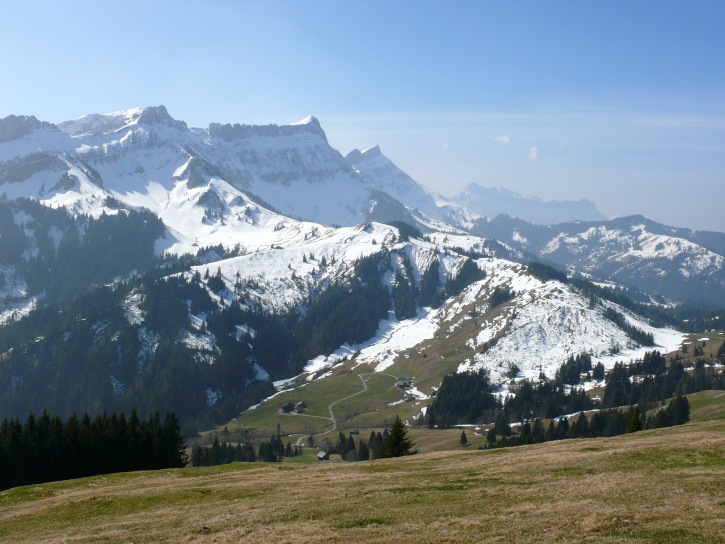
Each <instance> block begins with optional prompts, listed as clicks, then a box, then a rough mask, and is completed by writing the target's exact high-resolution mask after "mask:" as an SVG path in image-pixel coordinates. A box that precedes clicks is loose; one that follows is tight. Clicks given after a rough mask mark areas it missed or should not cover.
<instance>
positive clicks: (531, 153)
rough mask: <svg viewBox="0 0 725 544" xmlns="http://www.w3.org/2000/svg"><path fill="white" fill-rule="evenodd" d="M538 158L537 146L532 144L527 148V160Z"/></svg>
mask: <svg viewBox="0 0 725 544" xmlns="http://www.w3.org/2000/svg"><path fill="white" fill-rule="evenodd" d="M538 158H539V148H538V147H536V146H534V147H532V148H531V149H529V160H532V161H535V160H536V159H538Z"/></svg>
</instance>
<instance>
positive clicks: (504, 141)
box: [494, 134, 511, 145]
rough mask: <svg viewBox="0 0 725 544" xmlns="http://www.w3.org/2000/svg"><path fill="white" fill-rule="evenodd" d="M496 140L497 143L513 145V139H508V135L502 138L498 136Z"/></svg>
mask: <svg viewBox="0 0 725 544" xmlns="http://www.w3.org/2000/svg"><path fill="white" fill-rule="evenodd" d="M494 140H496V141H497V142H501V143H502V144H506V145H508V144H510V143H511V138H509V137H508V134H503V135H501V136H496V137H495V138H494Z"/></svg>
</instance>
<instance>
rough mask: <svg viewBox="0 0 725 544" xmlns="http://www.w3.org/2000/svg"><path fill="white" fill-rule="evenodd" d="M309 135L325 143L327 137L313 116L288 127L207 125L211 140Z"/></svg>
mask: <svg viewBox="0 0 725 544" xmlns="http://www.w3.org/2000/svg"><path fill="white" fill-rule="evenodd" d="M305 132H307V133H310V134H313V135H315V136H319V137H320V138H322V139H323V140H324V141H325V143H327V135H326V134H325V131H324V130H322V126H321V125H320V121H318V120H317V117H314V116H313V115H308V116H307V117H305V118H304V119H302V120H301V121H297V122H296V123H292V124H290V125H240V124H237V123H235V124H233V125H232V124H229V123H227V124H221V123H212V124H210V125H209V135H210V136H211V137H212V138H220V139H223V140H242V139H245V138H251V137H255V136H256V137H270V138H274V137H278V136H293V135H296V134H300V133H305Z"/></svg>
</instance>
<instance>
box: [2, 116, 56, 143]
mask: <svg viewBox="0 0 725 544" xmlns="http://www.w3.org/2000/svg"><path fill="white" fill-rule="evenodd" d="M39 128H56V127H55V125H53V124H51V123H47V122H45V121H38V119H37V118H36V117H35V116H34V115H8V116H7V117H5V118H4V119H0V143H2V142H11V141H13V140H17V139H18V138H22V137H23V136H25V135H26V134H30V133H31V132H33V131H34V130H37V129H39Z"/></svg>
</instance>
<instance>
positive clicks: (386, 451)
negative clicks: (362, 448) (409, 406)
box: [380, 416, 413, 457]
mask: <svg viewBox="0 0 725 544" xmlns="http://www.w3.org/2000/svg"><path fill="white" fill-rule="evenodd" d="M412 447H413V442H411V441H410V439H409V438H408V431H407V430H406V429H405V425H403V422H402V421H400V417H399V416H395V421H393V425H392V426H391V427H390V429H389V430H388V435H387V436H386V437H385V440H384V441H383V446H382V448H381V452H380V457H402V456H403V455H410V448H412Z"/></svg>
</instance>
